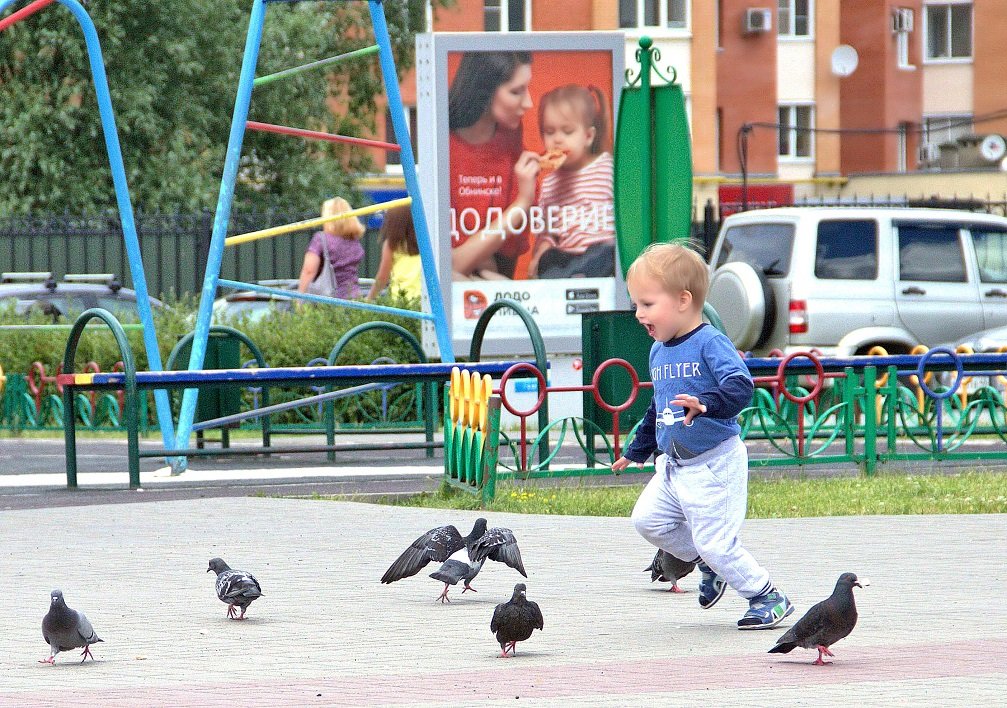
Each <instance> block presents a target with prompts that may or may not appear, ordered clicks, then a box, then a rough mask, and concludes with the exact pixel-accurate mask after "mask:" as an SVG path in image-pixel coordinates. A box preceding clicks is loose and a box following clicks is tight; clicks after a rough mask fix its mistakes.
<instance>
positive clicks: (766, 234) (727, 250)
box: [717, 224, 794, 278]
mask: <svg viewBox="0 0 1007 708" xmlns="http://www.w3.org/2000/svg"><path fill="white" fill-rule="evenodd" d="M793 245H794V225H793V224H738V225H737V226H731V227H730V228H728V229H727V232H726V233H725V234H724V240H723V244H722V245H721V247H720V256H719V257H718V258H717V267H718V268H719V267H720V266H722V265H724V264H725V263H735V262H738V261H741V262H743V263H749V264H751V265H752V266H755V267H758V268H761V269H762V271H763V272H764V273H765V274H766V276H767V277H770V278H771V277H773V276H781V275H786V274H787V273H788V272H789V271H790V253H791V250H792V248H793Z"/></svg>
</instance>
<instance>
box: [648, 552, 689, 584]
mask: <svg viewBox="0 0 1007 708" xmlns="http://www.w3.org/2000/svg"><path fill="white" fill-rule="evenodd" d="M695 567H696V564H695V563H689V562H686V561H684V560H679V559H678V558H676V557H675V556H673V555H671V554H670V553H667V552H665V551H663V550H662V549H660V548H658V549H657V553H656V554H655V555H654V560H653V561H651V563H650V565H649V566H647V567H646V568H644V569H643V570H644V572H647V571H648V570H649V571H650V582H654V581H655V580H660V581H661V582H662V583H667V582H669V581H670V582H671V587H670V588H668V592H685V590H683V589H682V588H680V587H678V581H679V580H681V579H682V578H684V577H685V576H686V575H688V574H689V573H691V572H692V571H693V570H694V569H695Z"/></svg>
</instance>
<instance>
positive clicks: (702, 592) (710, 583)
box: [698, 561, 727, 610]
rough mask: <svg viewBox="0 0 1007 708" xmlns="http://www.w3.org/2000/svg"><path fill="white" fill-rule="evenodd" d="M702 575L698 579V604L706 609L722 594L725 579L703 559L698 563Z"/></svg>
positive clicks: (724, 587)
mask: <svg viewBox="0 0 1007 708" xmlns="http://www.w3.org/2000/svg"><path fill="white" fill-rule="evenodd" d="M698 567H699V571H700V572H701V573H702V574H703V576H702V577H701V578H700V579H699V606H700V607H702V608H703V609H704V610H708V609H710V608H711V607H713V606H714V605H716V604H717V602H718V601H719V600H720V598H722V597H723V596H724V591H725V590H727V581H726V580H724V579H723V578H722V577H720V576H719V575H717V574H716V573H714V572H713V569H712V568H711V567H710V566H708V565H707V564H706V563H704V562H703V561H700V562H699V563H698Z"/></svg>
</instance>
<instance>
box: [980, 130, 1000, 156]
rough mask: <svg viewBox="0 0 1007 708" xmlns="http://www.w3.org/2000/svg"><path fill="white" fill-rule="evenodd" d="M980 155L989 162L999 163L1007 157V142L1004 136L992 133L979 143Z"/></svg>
mask: <svg viewBox="0 0 1007 708" xmlns="http://www.w3.org/2000/svg"><path fill="white" fill-rule="evenodd" d="M979 154H980V155H982V156H983V159H984V160H986V161H987V162H999V161H1000V160H1002V159H1003V158H1004V157H1005V156H1007V140H1004V137H1003V136H1002V135H997V134H996V133H992V134H990V135H987V136H986V137H985V138H983V141H982V142H981V143H979Z"/></svg>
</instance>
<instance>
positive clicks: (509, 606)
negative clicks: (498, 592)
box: [490, 583, 544, 659]
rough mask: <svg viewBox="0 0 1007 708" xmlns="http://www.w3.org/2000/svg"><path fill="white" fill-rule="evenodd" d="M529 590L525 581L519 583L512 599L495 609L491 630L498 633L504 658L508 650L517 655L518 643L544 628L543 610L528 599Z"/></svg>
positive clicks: (501, 656) (501, 655)
mask: <svg viewBox="0 0 1007 708" xmlns="http://www.w3.org/2000/svg"><path fill="white" fill-rule="evenodd" d="M527 591H528V588H527V587H525V584H524V583H518V584H517V585H515V586H514V594H513V595H511V598H510V601H508V602H503V603H501V604H499V605H497V606H496V609H495V610H493V619H492V620H491V621H490V631H491V632H495V633H496V635H497V641H498V642H500V658H502V659H506V658H507V651H508V650H509V651H510V652H511V654H510V655H511V656H517V643H518V642H523V641H524V640H526V639H528V637H530V636H531V633H532V632H533V631H535V630H536V629H543V628H544V621H543V619H542V610H540V609H539V608H538V605H537V604H536V603H534V602H532V601H531V600H529V599H528V596H527Z"/></svg>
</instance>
